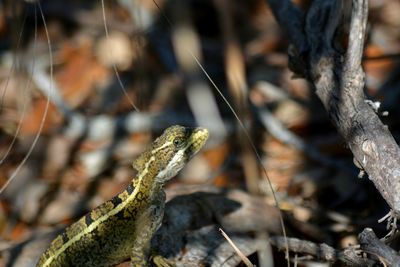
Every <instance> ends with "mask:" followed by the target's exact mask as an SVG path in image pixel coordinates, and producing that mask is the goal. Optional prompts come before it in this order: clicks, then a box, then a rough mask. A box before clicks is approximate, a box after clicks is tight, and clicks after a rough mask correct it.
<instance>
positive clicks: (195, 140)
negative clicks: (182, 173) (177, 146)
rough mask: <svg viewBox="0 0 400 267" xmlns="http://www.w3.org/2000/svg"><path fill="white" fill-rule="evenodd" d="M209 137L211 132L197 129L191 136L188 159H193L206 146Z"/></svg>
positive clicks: (187, 150)
mask: <svg viewBox="0 0 400 267" xmlns="http://www.w3.org/2000/svg"><path fill="white" fill-rule="evenodd" d="M208 136H209V132H208V130H207V129H205V128H201V127H198V128H195V129H193V131H192V133H191V134H190V137H189V141H188V146H187V148H186V149H185V153H186V155H187V157H188V159H190V158H192V157H193V156H194V155H195V154H196V153H197V152H199V150H200V149H201V148H202V147H203V146H204V144H205V142H206V141H207V139H208Z"/></svg>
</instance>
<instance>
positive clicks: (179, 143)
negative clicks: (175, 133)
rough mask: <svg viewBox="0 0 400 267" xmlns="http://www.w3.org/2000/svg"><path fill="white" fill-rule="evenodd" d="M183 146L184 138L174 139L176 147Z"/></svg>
mask: <svg viewBox="0 0 400 267" xmlns="http://www.w3.org/2000/svg"><path fill="white" fill-rule="evenodd" d="M182 145H183V139H182V138H175V139H174V146H175V147H181V146H182Z"/></svg>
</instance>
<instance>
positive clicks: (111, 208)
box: [37, 126, 208, 267]
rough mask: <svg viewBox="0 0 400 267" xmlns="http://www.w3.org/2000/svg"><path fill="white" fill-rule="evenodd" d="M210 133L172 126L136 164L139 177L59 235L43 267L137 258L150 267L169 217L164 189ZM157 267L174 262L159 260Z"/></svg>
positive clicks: (42, 261)
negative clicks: (153, 245) (160, 231)
mask: <svg viewBox="0 0 400 267" xmlns="http://www.w3.org/2000/svg"><path fill="white" fill-rule="evenodd" d="M207 138H208V131H207V130H206V129H202V128H196V129H191V128H186V127H182V126H172V127H169V128H168V129H166V130H165V131H164V133H163V134H162V135H161V136H160V137H159V138H157V139H156V140H155V141H154V142H153V144H152V145H151V147H150V148H149V149H147V150H146V151H145V152H144V153H143V154H142V155H140V156H139V158H138V159H137V160H136V161H135V162H134V163H133V166H134V168H135V169H137V171H138V174H137V177H136V178H135V179H133V180H132V182H131V184H130V185H129V186H128V187H127V188H126V189H125V190H124V191H123V192H122V193H120V194H118V195H117V196H115V197H114V198H113V199H112V200H110V201H107V202H105V203H103V204H102V205H100V206H99V207H97V208H96V209H94V210H92V211H91V212H89V213H88V214H86V215H85V216H84V217H82V218H81V219H79V220H78V221H77V222H75V223H74V224H72V225H71V226H69V227H67V228H66V230H65V231H64V232H63V233H62V234H60V235H59V236H57V237H56V238H55V239H54V240H53V242H52V243H51V245H50V247H49V248H48V249H47V250H46V251H45V252H44V253H43V255H42V256H41V258H40V260H39V262H38V264H37V267H63V266H77V267H78V266H85V267H91V266H93V267H94V266H113V265H115V264H118V263H121V262H123V261H125V260H128V259H129V258H130V259H131V263H132V266H134V267H144V266H149V262H148V252H149V245H150V240H151V238H152V236H153V235H154V233H155V231H156V230H157V228H158V227H159V226H160V225H161V221H162V217H163V214H164V204H165V193H164V191H163V185H164V183H165V182H166V181H168V180H169V179H171V178H172V177H173V176H175V175H176V174H177V173H178V171H179V170H181V169H182V168H183V166H184V165H185V164H186V163H187V162H188V161H189V160H190V158H191V157H192V156H193V155H194V154H196V153H197V152H198V151H199V150H200V149H201V148H202V147H203V145H204V144H205V142H206V140H207ZM156 259H157V261H155V262H156V265H159V266H168V265H169V264H168V262H167V261H164V260H163V259H162V258H161V257H159V256H158V257H156Z"/></svg>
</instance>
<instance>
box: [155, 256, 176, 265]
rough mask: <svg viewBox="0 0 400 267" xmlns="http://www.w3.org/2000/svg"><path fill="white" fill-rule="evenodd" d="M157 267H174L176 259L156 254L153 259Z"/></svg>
mask: <svg viewBox="0 0 400 267" xmlns="http://www.w3.org/2000/svg"><path fill="white" fill-rule="evenodd" d="M151 260H152V261H153V263H154V265H156V266H157V267H174V266H175V264H174V261H172V260H169V259H167V258H164V257H163V256H160V255H156V256H154V257H152V259H151Z"/></svg>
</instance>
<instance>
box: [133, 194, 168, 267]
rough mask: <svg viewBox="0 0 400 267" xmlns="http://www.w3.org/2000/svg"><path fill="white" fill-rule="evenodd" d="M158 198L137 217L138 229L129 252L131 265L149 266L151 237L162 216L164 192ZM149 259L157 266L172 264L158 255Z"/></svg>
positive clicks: (163, 266)
mask: <svg viewBox="0 0 400 267" xmlns="http://www.w3.org/2000/svg"><path fill="white" fill-rule="evenodd" d="M160 198H161V199H162V201H155V203H153V205H151V206H150V207H149V208H148V210H147V211H146V212H145V213H143V214H142V215H141V216H140V218H139V219H138V222H137V223H138V225H137V229H140V230H139V231H138V232H137V233H136V238H135V243H134V246H133V248H132V252H131V264H132V266H133V267H147V266H149V261H148V259H149V251H150V242H151V238H152V237H153V236H154V234H155V232H156V231H157V229H158V228H159V227H160V225H161V222H162V219H163V216H164V201H165V197H164V194H162V196H160ZM160 198H159V199H158V200H160ZM151 260H152V261H153V262H154V264H155V265H156V266H158V267H170V266H173V265H172V264H171V263H170V262H169V261H168V260H166V259H164V258H163V257H161V256H159V255H156V256H153V255H152V258H151Z"/></svg>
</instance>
